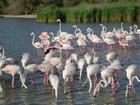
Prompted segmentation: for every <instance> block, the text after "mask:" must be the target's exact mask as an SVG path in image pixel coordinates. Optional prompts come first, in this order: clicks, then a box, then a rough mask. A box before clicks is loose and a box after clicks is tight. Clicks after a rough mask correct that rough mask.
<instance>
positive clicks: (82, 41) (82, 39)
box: [76, 29, 87, 53]
mask: <svg viewBox="0 0 140 105" xmlns="http://www.w3.org/2000/svg"><path fill="white" fill-rule="evenodd" d="M77 31H78V33H77V34H76V37H78V39H77V44H78V46H79V47H80V52H81V53H82V52H83V47H85V46H86V45H87V44H86V42H87V38H86V36H85V35H84V34H82V32H81V29H77Z"/></svg>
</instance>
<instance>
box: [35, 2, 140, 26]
mask: <svg viewBox="0 0 140 105" xmlns="http://www.w3.org/2000/svg"><path fill="white" fill-rule="evenodd" d="M58 18H60V19H61V20H62V21H63V22H70V23H93V22H127V23H132V22H140V3H134V2H128V3H103V4H80V5H78V6H76V7H69V8H64V7H63V8H58V7H55V6H49V7H43V6H42V7H41V6H40V7H38V9H37V21H38V22H47V23H52V22H56V20H57V19H58Z"/></svg>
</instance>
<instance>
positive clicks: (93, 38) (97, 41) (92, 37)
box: [87, 28, 103, 49]
mask: <svg viewBox="0 0 140 105" xmlns="http://www.w3.org/2000/svg"><path fill="white" fill-rule="evenodd" d="M87 32H88V34H87V37H88V38H89V39H90V40H91V42H92V43H93V48H94V49H96V46H97V45H98V44H101V43H103V40H102V39H101V38H99V37H98V36H97V35H95V34H94V31H93V30H92V29H91V28H87ZM91 32H92V33H91ZM94 44H95V45H94Z"/></svg>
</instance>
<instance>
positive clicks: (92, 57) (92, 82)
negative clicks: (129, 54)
mask: <svg viewBox="0 0 140 105" xmlns="http://www.w3.org/2000/svg"><path fill="white" fill-rule="evenodd" d="M57 22H59V30H58V32H57V34H56V35H54V34H53V33H52V32H50V33H48V32H42V33H41V35H39V37H38V38H39V40H40V41H38V42H35V33H34V32H31V36H32V37H33V39H32V45H33V47H35V48H36V49H37V51H38V50H39V49H44V56H43V59H42V61H41V62H39V63H35V62H34V63H33V62H32V59H31V57H30V54H29V53H28V52H25V53H23V55H21V61H19V62H17V61H16V60H15V59H14V58H12V57H10V58H8V57H6V55H5V50H4V48H3V47H2V46H0V75H1V76H2V75H3V73H7V74H10V75H11V76H12V83H11V87H12V88H16V85H15V82H16V81H15V80H16V78H15V75H19V78H20V81H21V87H24V88H25V89H28V88H29V87H28V85H29V84H27V81H28V79H27V78H28V75H31V84H32V85H35V80H34V78H33V75H34V73H35V72H42V73H43V74H44V75H43V81H42V83H43V84H44V86H48V84H49V83H50V84H51V86H52V89H53V90H54V92H55V98H56V99H57V98H58V97H59V87H60V83H61V82H60V81H63V87H64V94H65V93H67V85H68V84H69V83H70V84H71V87H72V88H73V87H74V85H75V84H76V81H75V78H76V77H77V76H78V78H79V81H82V84H81V87H84V85H85V84H86V83H89V89H88V92H89V93H91V92H92V94H93V96H98V95H100V94H99V93H100V92H101V91H100V90H101V89H104V88H106V87H108V88H109V87H110V88H111V89H112V91H113V93H114V92H116V91H118V90H119V88H120V86H121V85H120V84H122V83H121V81H120V80H121V78H120V75H122V76H124V75H123V74H125V75H126V78H127V80H128V84H127V85H126V92H125V97H128V96H129V94H136V90H135V81H137V82H140V79H139V78H140V77H139V75H140V68H139V66H138V65H137V64H130V65H127V67H124V66H123V62H122V61H121V60H120V59H119V54H117V52H115V51H114V50H113V49H114V46H120V47H122V48H123V49H124V52H126V51H128V48H131V47H132V46H134V42H135V40H136V39H137V36H136V34H137V35H138V37H139V36H140V31H139V29H138V28H137V25H134V26H133V27H131V26H130V28H129V30H130V31H129V32H128V31H124V29H123V23H122V24H121V29H116V28H114V29H113V30H112V31H108V30H107V27H106V26H104V25H103V24H100V27H101V28H102V30H101V36H98V35H96V34H95V33H94V30H93V29H91V28H89V27H88V28H87V29H86V31H87V34H83V33H82V31H81V29H80V28H78V26H77V25H74V26H73V27H74V28H75V31H74V32H75V35H73V34H70V33H67V32H63V31H62V28H61V20H60V19H58V20H57ZM133 28H134V29H133ZM72 41H74V42H75V43H74V45H73V44H72ZM90 44H92V47H91V52H90V51H88V50H86V47H87V46H88V45H90ZM102 44H103V46H100V45H102ZM77 46H78V47H79V48H78V49H79V52H76V51H75V49H76V48H77ZM106 46H107V51H108V52H107V53H105V52H104V56H100V55H99V54H98V47H106ZM66 52H67V54H65V53H66ZM38 56H40V55H39V53H38ZM104 58H105V59H104ZM102 59H104V60H102ZM85 77H86V78H85ZM84 80H85V82H83V81H84ZM36 85H37V84H36ZM73 89H74V88H73ZM1 91H2V87H1Z"/></svg>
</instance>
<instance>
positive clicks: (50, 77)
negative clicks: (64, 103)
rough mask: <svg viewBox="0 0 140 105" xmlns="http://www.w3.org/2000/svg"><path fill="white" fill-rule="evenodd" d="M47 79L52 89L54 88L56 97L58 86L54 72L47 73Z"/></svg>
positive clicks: (57, 78) (56, 96) (57, 79)
mask: <svg viewBox="0 0 140 105" xmlns="http://www.w3.org/2000/svg"><path fill="white" fill-rule="evenodd" d="M49 80H50V83H51V86H52V87H53V89H54V90H55V98H56V99H57V98H58V88H59V81H60V80H59V77H58V76H57V75H55V74H52V73H51V74H50V75H49Z"/></svg>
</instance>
